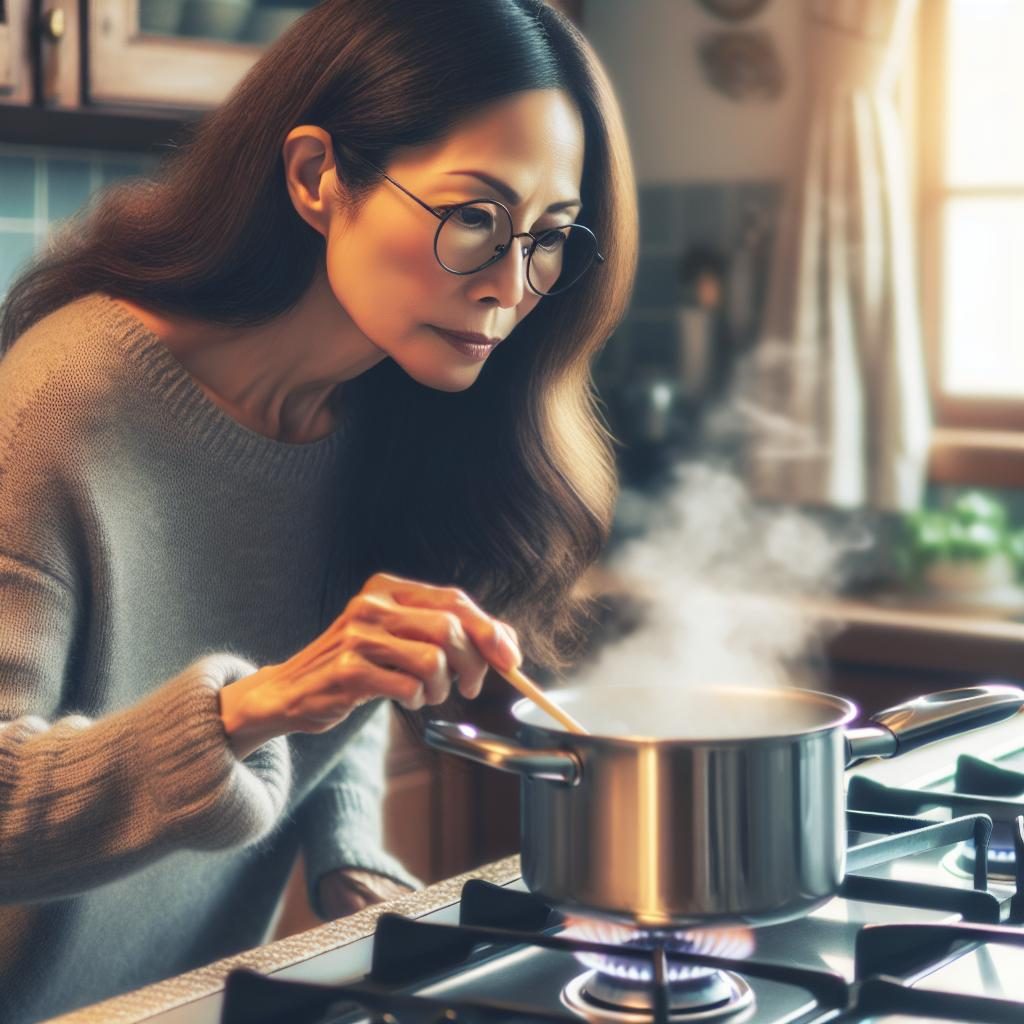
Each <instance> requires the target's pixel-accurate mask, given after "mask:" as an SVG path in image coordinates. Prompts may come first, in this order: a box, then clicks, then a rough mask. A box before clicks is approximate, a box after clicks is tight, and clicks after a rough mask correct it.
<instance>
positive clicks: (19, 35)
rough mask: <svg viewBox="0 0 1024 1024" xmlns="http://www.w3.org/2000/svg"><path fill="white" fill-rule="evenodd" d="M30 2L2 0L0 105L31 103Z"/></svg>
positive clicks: (0, 12)
mask: <svg viewBox="0 0 1024 1024" xmlns="http://www.w3.org/2000/svg"><path fill="white" fill-rule="evenodd" d="M28 12H29V0H0V103H30V102H31V100H32V74H31V72H32V68H31V57H30V53H29V32H28Z"/></svg>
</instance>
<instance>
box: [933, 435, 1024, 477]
mask: <svg viewBox="0 0 1024 1024" xmlns="http://www.w3.org/2000/svg"><path fill="white" fill-rule="evenodd" d="M928 478H929V480H932V481H933V482H935V483H940V484H973V485H978V486H982V487H1021V486H1024V431H1000V430H961V429H951V428H939V429H937V430H935V431H934V433H933V435H932V450H931V456H930V459H929V465H928Z"/></svg>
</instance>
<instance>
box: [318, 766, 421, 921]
mask: <svg viewBox="0 0 1024 1024" xmlns="http://www.w3.org/2000/svg"><path fill="white" fill-rule="evenodd" d="M308 803H309V807H308V809H307V810H306V812H305V813H307V814H308V815H309V818H310V820H311V821H322V822H324V827H323V828H310V829H307V835H306V839H305V842H304V847H303V854H304V856H305V861H306V887H307V890H308V894H309V905H310V906H311V907H312V908H313V909H314V910H315V911H316V912H317V913H318V914H320V916H321V917H324V916H325V915H324V914H323V913H322V911H321V909H320V906H319V903H318V902H317V896H318V894H317V886H318V884H319V882H320V879H321V878H322V877H323V876H324V875H326V874H329V873H330V872H332V871H337V870H338V869H339V868H361V869H362V870H363V871H372V872H374V873H375V874H378V875H384V876H385V877H386V878H391V879H394V881H396V882H400V883H401V884H402V885H407V886H409V888H411V889H422V888H423V887H424V883H423V882H422V881H420V879H418V878H417V877H416V876H415V875H413V874H411V873H410V872H409V871H407V870H406V869H405V867H403V865H402V863H401V861H399V860H398V858H397V857H394V856H393V855H392V854H390V853H388V852H387V851H386V850H385V849H384V848H383V846H382V843H381V808H380V802H379V801H378V800H375V799H373V798H372V796H370V795H369V794H368V793H367V792H366V791H365V790H364V789H362V788H361V787H359V786H356V785H351V786H348V785H344V784H341V785H333V786H328V787H325V788H324V789H322V790H318V791H315V792H314V793H313V794H311V796H310V797H309V798H308ZM332 823H343V826H344V827H343V828H342V827H340V825H333V824H332Z"/></svg>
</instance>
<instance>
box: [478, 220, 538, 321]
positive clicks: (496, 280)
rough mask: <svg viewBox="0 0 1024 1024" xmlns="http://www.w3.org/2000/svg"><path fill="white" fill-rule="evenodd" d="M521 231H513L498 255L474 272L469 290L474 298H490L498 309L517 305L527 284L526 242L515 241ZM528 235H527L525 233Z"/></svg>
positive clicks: (528, 248) (519, 236)
mask: <svg viewBox="0 0 1024 1024" xmlns="http://www.w3.org/2000/svg"><path fill="white" fill-rule="evenodd" d="M522 237H524V236H522V235H513V236H512V240H511V242H510V243H509V247H508V248H507V249H506V250H505V252H504V253H502V255H501V258H500V259H499V260H496V261H495V262H494V263H492V264H491V265H490V266H489V267H486V268H485V269H484V270H481V271H479V272H478V273H476V274H474V275H473V277H474V278H475V279H476V280H474V282H473V290H474V295H475V297H476V298H478V299H480V298H494V299H497V301H498V305H499V306H501V308H502V309H506V308H511V307H514V306H518V305H519V303H520V302H522V301H523V296H524V295H525V294H526V291H527V288H528V285H527V281H526V257H527V254H528V253H529V251H530V246H529V244H528V243H523V242H521V241H519V239H520V238H522ZM525 237H527V238H529V237H530V236H529V235H527V236H525Z"/></svg>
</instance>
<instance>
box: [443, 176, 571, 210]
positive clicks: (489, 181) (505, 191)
mask: <svg viewBox="0 0 1024 1024" xmlns="http://www.w3.org/2000/svg"><path fill="white" fill-rule="evenodd" d="M448 174H449V175H452V174H464V175H468V176H469V177H471V178H479V179H480V180H481V181H482V182H483V183H484V184H485V185H487V186H488V187H490V188H493V189H494V191H495V192H498V193H500V194H501V197H502V198H503V199H504V200H505V201H506V202H507V203H508V204H509V206H518V205H519V204H520V203H521V202H522V199H520V197H519V193H518V192H516V190H515V189H514V188H512V186H511V185H507V184H506V183H505V182H503V181H502V180H501V179H500V178H495V177H494V176H493V175H491V174H486V173H485V172H483V171H449V172H448ZM570 206H579V207H582V206H583V203H581V202H580V200H579V199H563V200H561V202H558V203H552V204H551V205H550V206H549V207H548V208H547V210H545V213H555V212H557V211H558V210H564V209H567V208H568V207H570Z"/></svg>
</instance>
